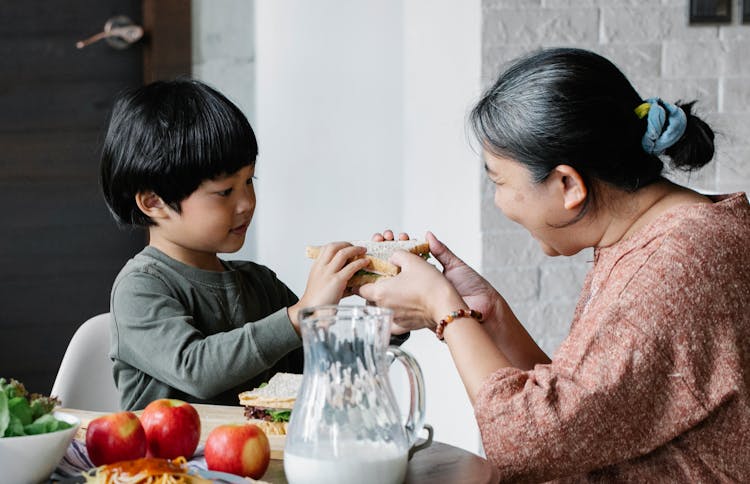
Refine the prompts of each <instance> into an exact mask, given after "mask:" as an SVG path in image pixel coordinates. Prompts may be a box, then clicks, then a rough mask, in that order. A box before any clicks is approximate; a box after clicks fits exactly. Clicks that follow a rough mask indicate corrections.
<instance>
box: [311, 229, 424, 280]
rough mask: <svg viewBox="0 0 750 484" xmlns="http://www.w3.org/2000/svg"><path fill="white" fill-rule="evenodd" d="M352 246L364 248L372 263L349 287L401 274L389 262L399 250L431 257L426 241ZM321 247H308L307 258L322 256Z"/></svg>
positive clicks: (370, 243)
mask: <svg viewBox="0 0 750 484" xmlns="http://www.w3.org/2000/svg"><path fill="white" fill-rule="evenodd" d="M350 243H351V244H352V245H356V246H359V247H364V248H365V249H367V253H366V254H365V255H364V257H365V258H366V259H368V260H369V261H370V265H369V266H367V269H364V270H361V271H359V272H357V273H356V274H354V276H352V278H351V279H349V283H348V284H347V286H348V287H359V286H362V285H364V284H369V283H371V282H375V281H377V280H378V279H380V278H382V277H392V276H395V275H396V274H398V273H399V272H401V268H400V267H399V266H397V265H394V264H391V263H390V262H388V260H389V259H390V258H391V256H392V255H393V253H394V252H396V251H397V250H405V251H407V252H411V253H412V254H416V255H418V256H420V257H424V258H425V259H427V258H428V257H430V244H428V243H427V242H426V241H424V240H418V239H412V240H384V241H382V242H375V241H372V240H355V241H351V242H350ZM322 248H323V247H321V246H308V247H307V248H306V250H305V252H306V255H307V257H309V258H310V259H317V258H318V256H319V255H320V251H321V249H322Z"/></svg>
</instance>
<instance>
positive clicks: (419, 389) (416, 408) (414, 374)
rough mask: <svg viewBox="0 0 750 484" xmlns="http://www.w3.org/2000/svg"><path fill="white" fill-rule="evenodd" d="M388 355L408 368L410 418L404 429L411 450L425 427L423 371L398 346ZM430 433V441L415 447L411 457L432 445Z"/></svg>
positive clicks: (410, 356)
mask: <svg viewBox="0 0 750 484" xmlns="http://www.w3.org/2000/svg"><path fill="white" fill-rule="evenodd" d="M387 354H388V355H389V356H392V357H393V358H394V359H397V360H399V361H400V362H401V363H403V365H404V368H406V374H407V375H408V377H409V395H410V402H409V416H408V417H407V419H406V423H405V424H404V427H405V428H406V437H407V439H408V441H409V447H410V448H411V447H412V446H414V443H415V442H416V441H417V438H418V437H419V433H420V432H421V431H422V428H423V427H425V425H424V419H425V398H424V397H425V392H424V378H423V377H422V369H421V368H420V367H419V363H417V360H416V359H415V358H414V357H413V356H412V355H411V354H409V353H407V352H406V351H404V350H402V349H401V348H399V347H398V346H389V347H388V351H387ZM428 427H429V426H428ZM428 432H429V439H428V441H427V442H423V443H421V444H420V445H418V446H416V447H414V449H413V451H410V452H409V457H411V455H412V454H413V453H414V452H416V451H417V450H420V449H423V448H425V447H427V446H429V445H430V443H431V442H432V427H430V428H429V429H428Z"/></svg>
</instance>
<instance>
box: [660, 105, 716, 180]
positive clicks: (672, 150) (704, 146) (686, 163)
mask: <svg viewBox="0 0 750 484" xmlns="http://www.w3.org/2000/svg"><path fill="white" fill-rule="evenodd" d="M676 104H677V106H679V107H680V108H681V109H682V110H683V111H685V115H686V116H687V126H686V128H685V134H683V135H682V138H680V140H679V141H677V143H675V144H674V145H672V146H671V147H669V148H667V149H666V150H665V151H664V154H665V155H667V156H669V158H670V159H671V163H670V164H671V165H672V166H673V167H674V168H677V169H679V170H684V171H691V170H697V169H699V168H701V167H702V166H704V165H706V164H708V162H709V161H711V159H712V158H713V156H714V132H713V130H712V129H711V128H710V127H709V126H708V124H706V122H705V121H703V120H702V119H700V118H699V117H697V116H695V115H694V114H692V110H693V105H694V104H695V101H691V102H689V103H684V104H683V103H682V102H680V101H678V102H677V103H676Z"/></svg>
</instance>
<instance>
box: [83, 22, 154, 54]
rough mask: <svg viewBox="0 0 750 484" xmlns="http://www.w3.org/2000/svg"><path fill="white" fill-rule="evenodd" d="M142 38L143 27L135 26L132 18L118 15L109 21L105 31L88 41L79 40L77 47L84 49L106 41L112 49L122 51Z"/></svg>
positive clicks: (105, 25)
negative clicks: (100, 41)
mask: <svg viewBox="0 0 750 484" xmlns="http://www.w3.org/2000/svg"><path fill="white" fill-rule="evenodd" d="M141 38H143V27H141V26H140V25H136V24H134V23H133V21H132V20H130V18H128V17H126V16H124V15H117V16H115V17H112V18H110V19H109V20H107V22H106V23H105V24H104V30H103V31H101V32H99V33H98V34H95V35H92V36H91V37H89V38H88V39H84V40H79V41H78V42H76V47H77V48H79V49H83V48H84V47H86V46H87V45H91V44H93V43H94V42H97V41H99V40H102V39H104V40H106V42H107V44H109V45H110V46H111V47H113V48H115V49H118V50H122V49H127V48H128V47H130V46H131V45H132V44H134V43H136V42H138V41H139V40H140V39H141Z"/></svg>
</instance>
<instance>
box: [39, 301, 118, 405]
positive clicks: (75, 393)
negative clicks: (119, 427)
mask: <svg viewBox="0 0 750 484" xmlns="http://www.w3.org/2000/svg"><path fill="white" fill-rule="evenodd" d="M109 321H110V317H109V313H104V314H99V315H97V316H94V317H93V318H91V319H89V320H87V321H86V322H84V323H83V324H82V325H81V326H80V327H79V328H78V329H77V330H76V332H75V334H73V337H72V338H71V339H70V343H68V349H67V350H65V355H64V356H63V359H62V363H60V369H59V370H58V371H57V377H56V378H55V383H54V385H52V392H51V395H54V396H56V397H58V398H59V399H60V400H61V402H62V406H63V407H67V408H76V409H81V410H94V411H99V412H116V411H119V409H120V395H119V393H118V391H117V387H116V386H115V381H114V379H113V377H112V360H110V359H109V356H107V353H108V351H109V335H110V332H109Z"/></svg>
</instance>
